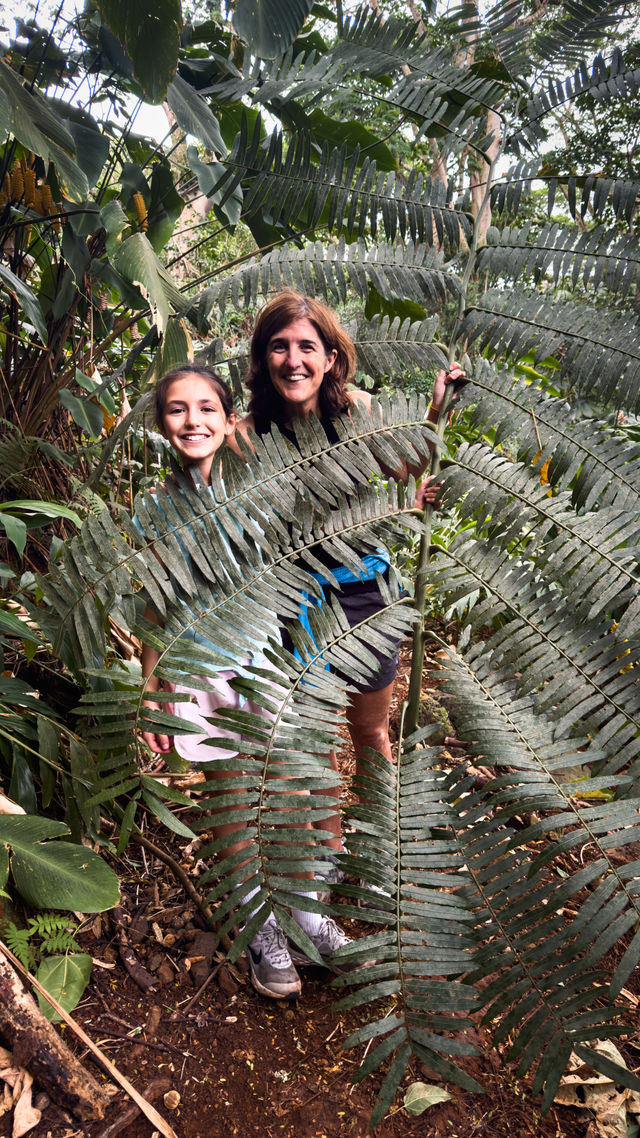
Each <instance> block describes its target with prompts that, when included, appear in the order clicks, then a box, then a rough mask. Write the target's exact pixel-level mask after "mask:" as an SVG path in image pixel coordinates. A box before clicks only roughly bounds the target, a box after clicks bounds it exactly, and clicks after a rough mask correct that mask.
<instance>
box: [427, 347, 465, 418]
mask: <svg viewBox="0 0 640 1138" xmlns="http://www.w3.org/2000/svg"><path fill="white" fill-rule="evenodd" d="M466 382H467V376H466V372H465V371H464V370H463V368H462V367H461V365H460V364H459V363H456V361H455V360H454V361H453V363H452V364H451V366H450V367H449V370H448V371H445V370H444V368H440V371H439V372H438V374H437V375H436V380H435V383H434V385H433V393H432V395H431V407H430V410H431V411H435V412H436V413H437V414H438V415H439V414H440V412H441V410H442V404H443V402H444V397H445V395H446V392H447V387H448V386H449V385H450V384H453V391H454V398H455V396H456V394H457V392H458V391H459V390H460V388H461V387H463V386H464V384H465V383H466Z"/></svg>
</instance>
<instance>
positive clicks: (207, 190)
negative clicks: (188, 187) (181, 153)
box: [187, 146, 243, 225]
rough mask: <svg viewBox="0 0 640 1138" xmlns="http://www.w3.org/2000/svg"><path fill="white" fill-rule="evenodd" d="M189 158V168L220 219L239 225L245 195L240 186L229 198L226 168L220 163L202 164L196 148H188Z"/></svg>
mask: <svg viewBox="0 0 640 1138" xmlns="http://www.w3.org/2000/svg"><path fill="white" fill-rule="evenodd" d="M187 157H188V159H189V166H190V168H191V169H192V170H193V172H194V174H195V175H196V177H197V179H198V185H199V186H200V189H201V190H202V193H203V194H205V196H206V197H207V198H208V199H209V201H210V202H211V203H212V205H213V206H214V207H215V208H216V212H217V213H218V215H219V216H220V219H221V220H222V221H229V222H231V224H232V225H237V223H238V221H239V220H240V215H241V213H242V202H243V194H242V189H241V188H240V186H236V187H235V189H234V190H233V192H232V193H231V194H229V195H228V196H227V193H228V191H227V188H226V185H225V183H224V181H223V180H222V175H223V174H224V166H222V165H221V164H220V163H219V162H202V161H201V159H200V158H199V156H198V151H197V150H196V148H195V146H189V147H188V149H187ZM216 187H217V189H216ZM220 203H222V204H220Z"/></svg>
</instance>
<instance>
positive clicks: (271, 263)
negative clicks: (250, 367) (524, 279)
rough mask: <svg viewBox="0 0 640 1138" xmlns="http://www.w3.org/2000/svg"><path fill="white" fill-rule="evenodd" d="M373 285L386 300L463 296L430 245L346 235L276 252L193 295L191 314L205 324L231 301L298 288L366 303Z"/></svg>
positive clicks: (245, 302)
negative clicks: (351, 295) (351, 296)
mask: <svg viewBox="0 0 640 1138" xmlns="http://www.w3.org/2000/svg"><path fill="white" fill-rule="evenodd" d="M449 212H450V211H449ZM423 221H424V218H423ZM419 224H420V221H419V217H417V216H416V225H419ZM370 287H373V288H375V289H376V291H377V292H379V293H380V295H381V296H382V297H384V298H385V299H386V300H396V299H399V298H400V297H402V298H407V299H411V300H414V301H415V302H416V303H417V304H429V305H431V304H434V303H442V302H443V301H444V300H445V299H446V297H447V295H448V294H449V293H452V294H453V295H457V294H458V293H459V283H458V281H457V279H456V277H454V276H452V275H451V274H450V273H446V272H445V270H444V265H443V258H442V254H441V253H439V252H436V250H435V249H433V248H430V247H428V245H427V244H418V245H414V244H413V243H412V242H407V244H406V246H403V245H402V244H401V243H400V242H399V241H398V242H396V243H394V244H387V243H385V242H378V243H377V244H376V245H374V246H370V245H368V244H366V243H365V242H364V241H356V242H353V243H351V244H349V243H347V242H346V241H345V240H344V238H342V237H341V238H340V239H339V240H338V241H337V242H336V243H335V244H331V245H329V246H327V245H323V244H321V242H319V241H318V242H315V243H314V244H309V245H306V246H305V247H304V248H303V249H295V248H294V249H292V248H289V247H287V248H284V249H274V250H273V252H271V253H268V254H267V255H266V256H265V257H263V258H262V259H261V260H260V261H259V262H256V263H252V264H248V265H242V266H241V267H240V268H239V269H237V270H236V271H235V272H234V273H232V274H229V275H228V276H226V277H224V278H223V279H222V280H220V281H216V282H215V283H214V284H212V285H210V286H209V287H208V288H207V289H205V290H204V291H203V292H201V293H200V294H199V295H198V296H196V297H194V298H193V299H192V301H191V307H190V309H189V315H190V317H191V319H192V320H194V321H195V322H196V323H197V324H198V326H204V325H206V321H207V319H208V317H209V316H210V313H211V311H212V309H214V308H216V309H219V310H220V311H222V312H224V310H225V306H226V305H227V304H228V303H230V302H231V303H233V304H234V305H236V306H237V307H248V308H249V307H253V306H255V304H256V303H257V301H258V300H259V298H260V296H261V295H263V296H266V295H267V294H268V293H270V292H271V291H272V290H276V291H277V290H278V289H283V288H296V289H298V290H299V291H300V292H302V293H305V292H310V293H313V295H317V296H323V297H324V298H325V299H326V300H327V301H329V302H338V303H343V302H344V301H345V300H346V298H347V294H348V292H353V293H355V295H356V296H359V297H361V298H362V299H363V300H365V299H366V297H367V295H368V291H369V288H370Z"/></svg>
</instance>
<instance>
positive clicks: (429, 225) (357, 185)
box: [210, 122, 464, 248]
mask: <svg viewBox="0 0 640 1138" xmlns="http://www.w3.org/2000/svg"><path fill="white" fill-rule="evenodd" d="M312 141H313V140H312V137H311V135H310V134H309V133H308V132H305V131H301V132H299V133H298V134H297V135H296V137H295V139H294V140H292V141H291V142H290V143H289V145H288V147H285V146H284V140H283V137H282V135H281V133H280V132H279V131H274V133H272V134H271V135H270V136H269V137H268V138H267V139H266V140H265V139H263V137H262V131H261V126H260V123H257V124H256V125H255V127H254V129H253V132H252V134H251V135H249V133H248V130H247V127H246V122H243V126H242V129H241V131H240V132H239V133H238V134H237V135H236V138H235V141H234V144H233V149H232V151H231V153H230V154H229V156H228V158H227V159H226V160H225V164H224V169H223V170H222V173H221V175H220V177H219V178H218V180H217V182H216V183H215V185H214V186H213V187H212V189H211V190H210V194H211V195H215V196H216V200H217V201H218V203H219V204H220V205H222V204H224V201H225V200H226V199H227V198H228V197H230V196H231V194H233V193H234V192H235V191H236V190H237V188H238V186H240V185H241V184H242V185H243V186H244V199H243V210H244V211H246V212H248V213H251V211H252V209H253V208H257V207H258V206H259V207H260V210H261V211H263V213H267V214H269V215H270V216H271V218H272V219H273V221H274V222H276V223H277V222H280V221H281V222H282V223H283V224H285V225H287V226H289V227H291V226H293V225H298V226H300V227H304V228H305V229H306V230H309V229H313V228H314V227H317V226H319V225H320V224H321V225H322V227H323V228H325V229H326V230H327V232H329V233H340V232H343V231H344V232H347V233H349V234H353V235H354V236H360V235H362V234H363V233H364V232H365V231H368V232H370V234H371V236H372V237H375V236H376V234H377V232H378V230H379V228H382V231H383V232H384V235H385V237H386V238H387V240H390V241H392V240H394V239H395V237H396V235H397V234H398V233H400V234H401V235H402V236H405V235H407V236H409V237H411V238H412V239H413V240H420V241H426V242H427V243H428V244H433V243H434V242H435V241H436V239H437V240H438V241H439V242H443V241H444V239H445V237H446V239H447V241H448V242H449V243H450V244H451V247H452V248H457V247H458V244H459V242H460V226H461V225H463V226H464V221H461V219H460V216H459V215H458V214H457V213H456V212H455V211H452V210H451V209H450V203H449V197H448V193H447V187H446V186H445V185H444V184H443V183H440V182H438V181H437V180H433V181H432V179H431V178H427V179H423V178H422V177H421V176H414V177H413V178H412V183H413V185H412V186H411V187H409V188H407V187H405V186H404V185H403V184H402V182H401V180H400V179H399V178H398V176H397V175H396V174H394V173H393V172H389V173H387V172H385V171H383V172H381V173H378V171H377V167H376V163H375V161H372V160H369V159H365V160H364V161H360V156H359V154H358V153H356V152H353V153H351V152H350V151H348V149H347V147H346V146H343V147H342V148H341V149H340V150H338V149H333V150H331V151H330V150H329V148H328V146H326V145H325V146H323V150H322V154H321V156H320V158H319V159H318V161H312Z"/></svg>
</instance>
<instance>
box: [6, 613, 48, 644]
mask: <svg viewBox="0 0 640 1138" xmlns="http://www.w3.org/2000/svg"><path fill="white" fill-rule="evenodd" d="M0 632H6V633H7V635H9V636H19V637H20V639H21V640H29V641H31V642H32V643H34V644H40V643H41V637H40V636H39V635H38V633H37V632H36V631H35V630H34V629H33V628H29V625H28V624H27V623H26V621H24V620H20V617H18V616H16V615H15V613H12V612H7V610H6V609H3V608H0Z"/></svg>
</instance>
